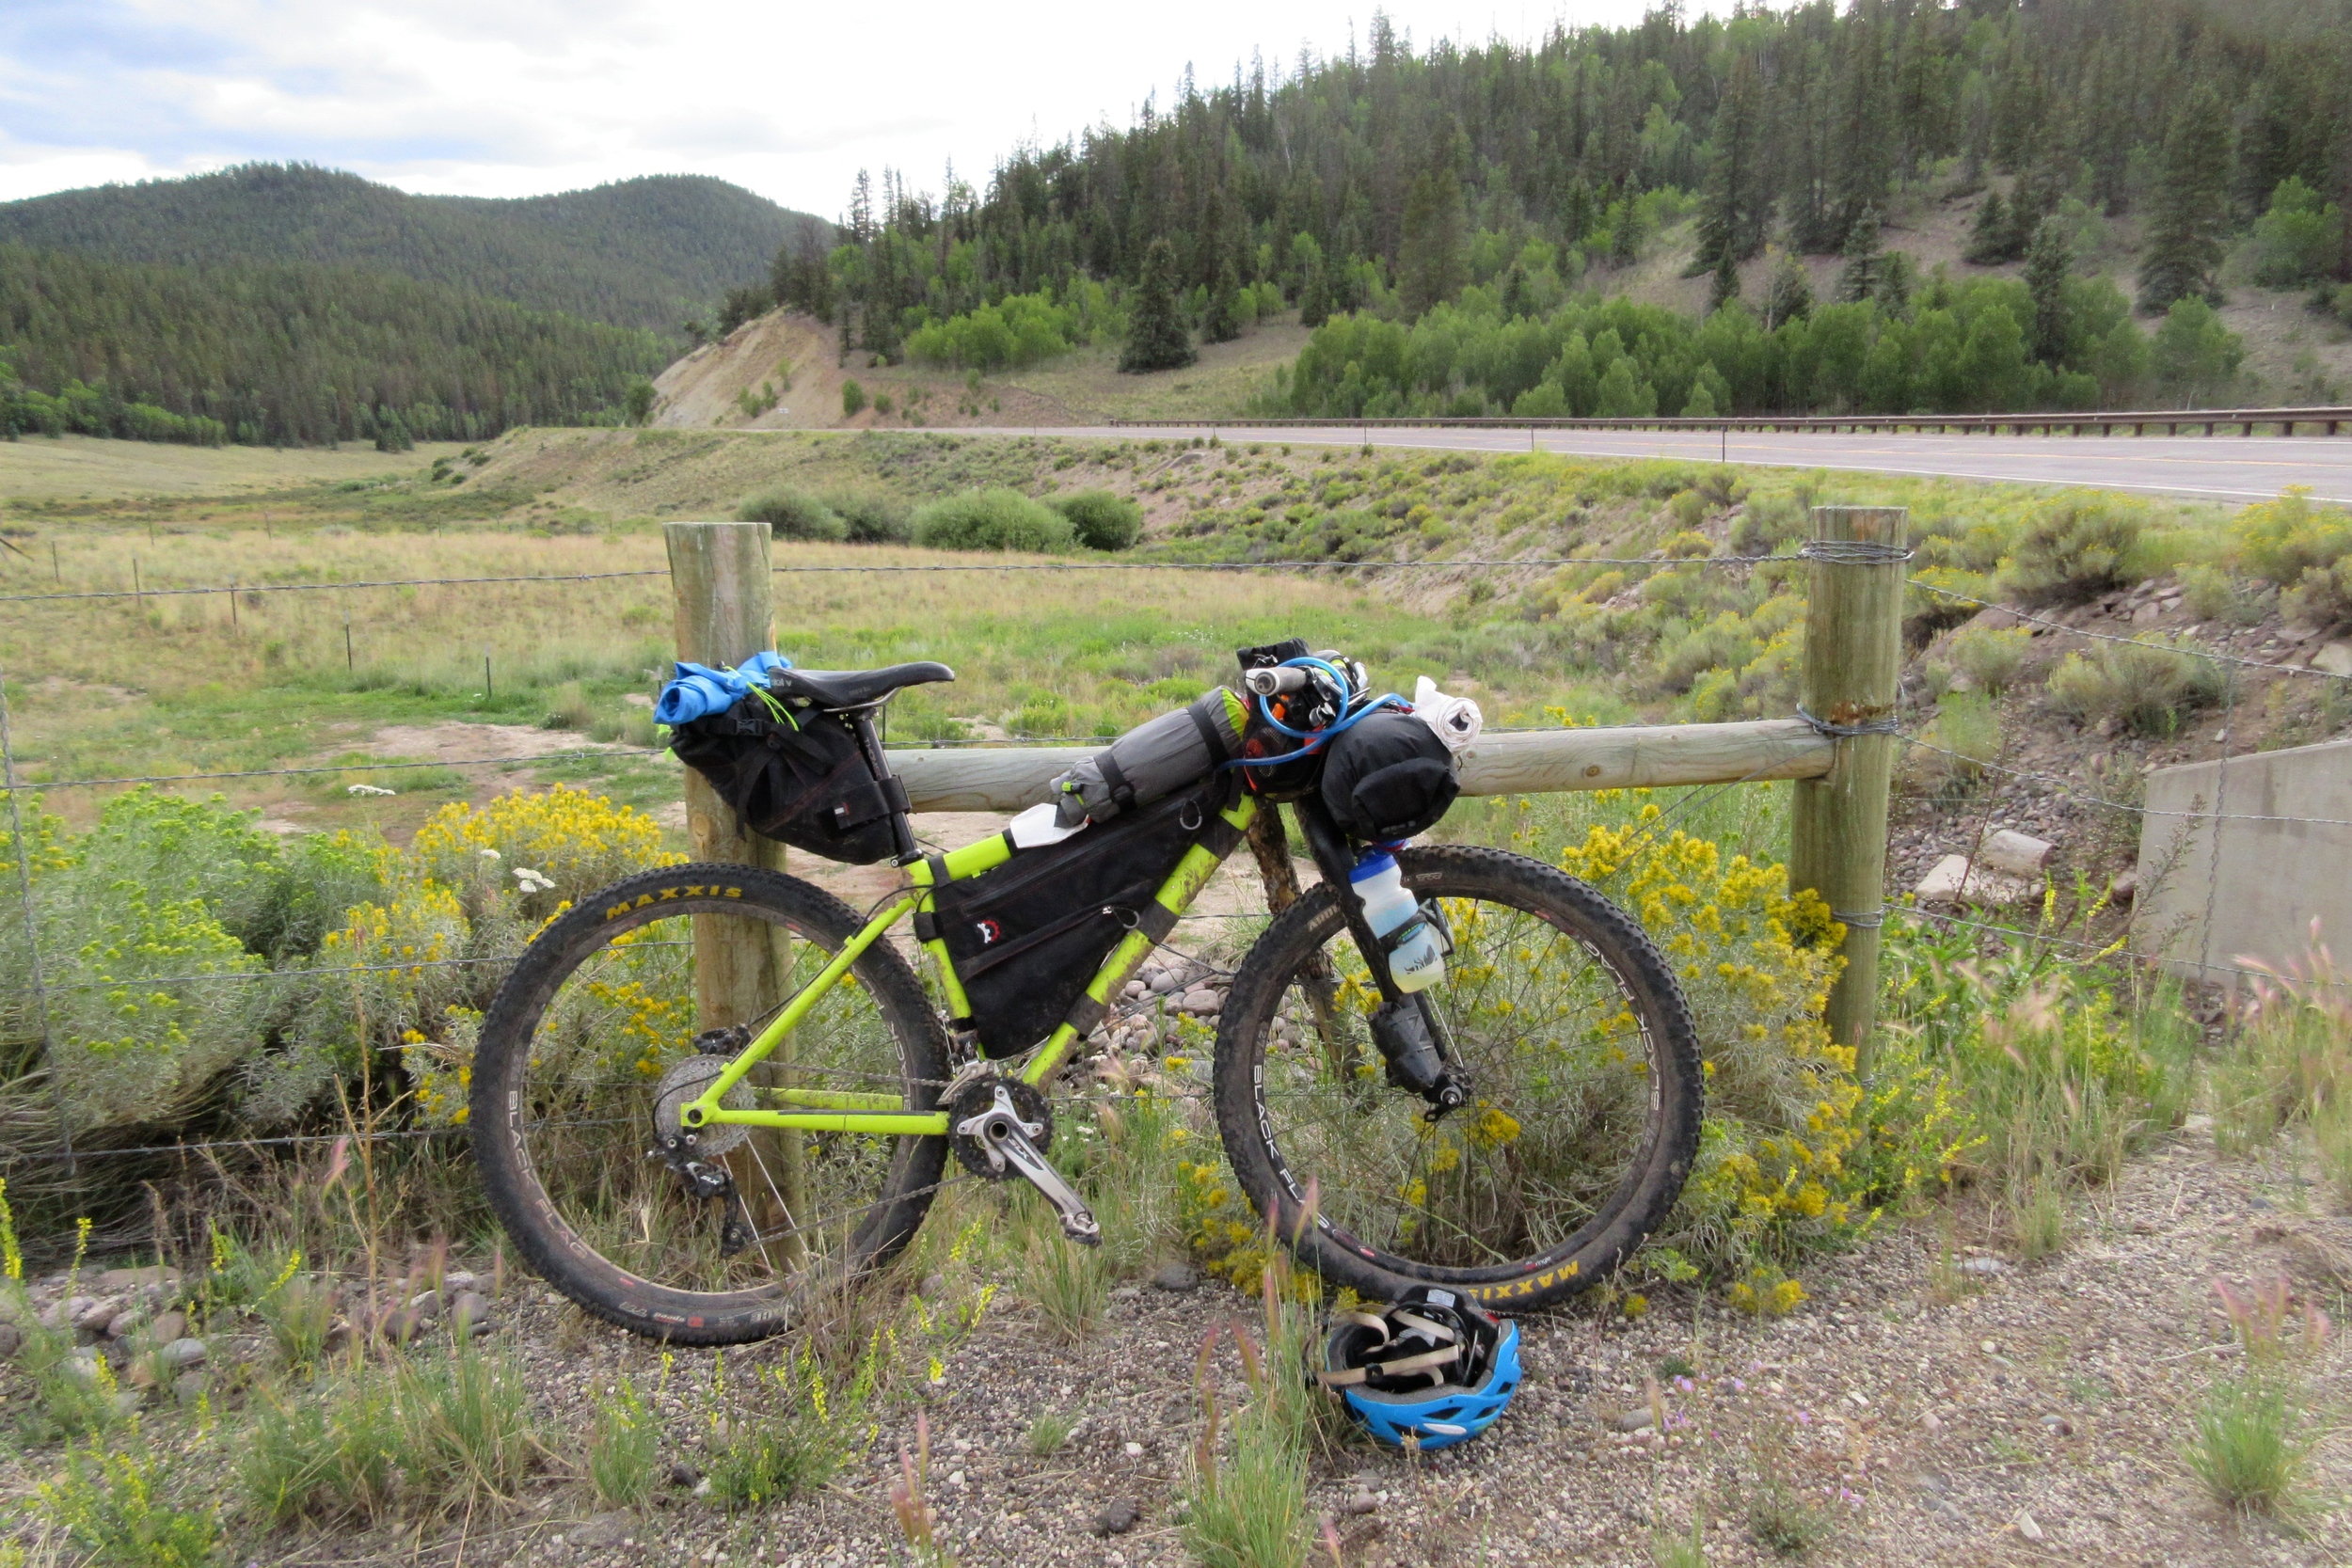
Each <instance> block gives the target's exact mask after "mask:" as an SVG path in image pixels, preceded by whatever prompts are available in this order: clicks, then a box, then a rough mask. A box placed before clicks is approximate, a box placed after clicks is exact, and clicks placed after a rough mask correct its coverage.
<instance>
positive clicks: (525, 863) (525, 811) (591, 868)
mask: <svg viewBox="0 0 2352 1568" xmlns="http://www.w3.org/2000/svg"><path fill="white" fill-rule="evenodd" d="M408 854H409V860H410V862H411V863H412V864H413V866H414V867H415V869H416V871H417V872H418V873H419V874H420V875H421V876H423V877H424V878H426V879H429V880H432V881H436V882H439V883H441V884H442V885H443V886H445V887H451V888H457V889H461V890H464V889H473V888H485V887H487V886H490V885H496V886H500V887H503V888H508V889H511V890H515V891H517V892H520V893H522V894H523V895H524V898H523V906H524V908H526V909H528V910H529V911H531V912H532V913H533V914H543V913H545V912H546V911H548V909H551V908H553V907H554V905H556V904H558V903H562V902H564V901H567V900H574V899H577V898H579V897H580V895H581V894H584V893H589V892H592V891H594V890H595V889H596V888H600V887H603V886H604V885H605V884H606V883H608V882H615V881H618V880H620V879H622V878H623V877H627V876H629V875H631V874H632V873H635V872H639V871H650V870H652V869H653V868H654V867H656V866H662V865H675V864H676V863H679V862H680V861H682V860H684V859H685V858H686V857H685V856H683V855H679V854H675V853H673V852H670V851H668V850H665V849H663V848H662V847H661V827H660V824H659V823H657V822H656V821H654V819H653V818H652V817H650V816H646V815H645V814H644V812H642V811H638V810H636V809H634V808H633V807H629V806H623V805H615V804H614V803H613V802H612V800H611V799H609V798H608V797H606V796H602V795H595V794H591V793H590V792H589V791H587V790H585V789H579V788H575V787H574V786H572V785H570V784H557V785H555V786H554V787H553V788H551V789H548V790H546V791H543V792H541V793H539V794H524V793H521V792H519V791H518V792H516V793H515V794H512V795H501V796H500V797H499V798H498V799H497V800H493V801H491V802H490V803H489V804H488V805H486V806H475V805H471V804H469V803H468V802H466V801H463V800H458V801H453V802H451V803H450V804H449V805H446V806H443V807H442V808H441V809H440V810H439V811H437V812H435V813H434V814H433V815H432V816H430V817H428V818H427V819H426V821H425V824H424V826H423V827H421V828H419V829H418V830H417V836H416V840H415V842H414V843H413V844H411V845H410V847H409V850H408ZM519 872H528V873H531V874H532V875H531V876H530V877H527V878H518V877H517V875H516V874H517V873H519ZM541 881H544V882H545V883H546V884H548V885H547V886H546V887H545V888H544V889H542V890H540V891H537V892H535V893H534V892H532V891H530V889H531V888H532V886H533V885H535V884H536V883H537V882H541Z"/></svg>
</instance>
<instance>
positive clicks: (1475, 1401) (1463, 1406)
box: [1318, 1285, 1519, 1449]
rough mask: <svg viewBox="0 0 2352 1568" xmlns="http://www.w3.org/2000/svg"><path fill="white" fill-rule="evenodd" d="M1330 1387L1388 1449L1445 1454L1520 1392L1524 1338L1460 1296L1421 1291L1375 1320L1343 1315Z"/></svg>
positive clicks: (1330, 1348) (1329, 1367) (1328, 1364)
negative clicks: (1409, 1446)
mask: <svg viewBox="0 0 2352 1568" xmlns="http://www.w3.org/2000/svg"><path fill="white" fill-rule="evenodd" d="M1323 1366H1324V1370H1322V1372H1321V1373H1319V1374H1318V1376H1319V1378H1320V1380H1321V1381H1322V1384H1323V1386H1325V1387H1327V1388H1328V1389H1330V1390H1331V1391H1332V1392H1334V1393H1336V1394H1338V1395H1339V1397H1340V1398H1341V1399H1342V1400H1343V1401H1344V1402H1346V1405H1347V1407H1348V1408H1349V1409H1350V1410H1352V1411H1354V1412H1355V1413H1356V1416H1357V1418H1358V1419H1359V1420H1361V1421H1362V1422H1363V1423H1364V1425H1365V1426H1366V1427H1368V1428H1369V1429H1371V1432H1372V1434H1373V1435H1374V1436H1375V1437H1377V1438H1378V1439H1380V1441H1382V1442H1383V1443H1388V1444H1391V1445H1392V1446H1395V1447H1398V1448H1402V1447H1404V1445H1405V1442H1406V1437H1407V1436H1408V1435H1409V1436H1410V1437H1411V1438H1412V1440H1413V1443H1414V1445H1415V1446H1416V1447H1418V1448H1422V1449H1442V1448H1446V1447H1449V1446H1451V1445H1453V1444H1455V1443H1459V1442H1462V1441H1464V1440H1465V1439H1467V1438H1471V1437H1475V1436H1477V1435H1478V1434H1479V1433H1482V1432H1484V1431H1486V1429H1487V1428H1488V1427H1490V1426H1492V1425H1493V1424H1494V1420H1495V1418H1496V1417H1498V1416H1500V1415H1502V1407H1503V1406H1504V1405H1506V1404H1509V1403H1510V1402H1511V1395H1512V1393H1513V1392H1514V1391H1515V1390H1516V1389H1518V1386H1519V1331H1518V1325H1517V1324H1515V1323H1503V1322H1502V1321H1500V1320H1498V1319H1497V1318H1495V1317H1494V1316H1493V1315H1492V1314H1491V1313H1488V1312H1487V1311H1486V1310H1485V1309H1484V1308H1483V1307H1479V1306H1478V1304H1477V1303H1475V1302H1472V1301H1468V1300H1465V1299H1464V1298H1463V1297H1461V1296H1459V1295H1457V1294H1455V1293H1454V1291H1447V1290H1441V1289H1439V1288H1438V1287H1436V1286H1429V1285H1418V1286H1415V1287H1414V1288H1413V1289H1411V1290H1409V1291H1406V1292H1405V1294H1404V1295H1403V1296H1402V1297H1401V1298H1399V1299H1398V1301H1397V1302H1396V1303H1395V1305H1393V1306H1391V1307H1389V1308H1388V1309H1387V1310H1386V1311H1384V1312H1381V1313H1378V1314H1377V1315H1375V1314H1374V1313H1372V1312H1342V1313H1338V1314H1337V1315H1335V1317H1334V1318H1333V1320H1332V1329H1331V1338H1330V1342H1329V1343H1328V1344H1327V1346H1326V1347H1325V1349H1324V1355H1323Z"/></svg>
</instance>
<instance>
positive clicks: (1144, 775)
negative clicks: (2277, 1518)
mask: <svg viewBox="0 0 2352 1568" xmlns="http://www.w3.org/2000/svg"><path fill="white" fill-rule="evenodd" d="M1245 711H1246V710H1244V709H1243V707H1242V705H1241V699H1240V698H1238V697H1236V696H1234V695H1233V694H1232V692H1230V691H1228V690H1226V689H1225V688H1223V687H1221V686H1220V687H1218V688H1217V689H1216V690H1214V691H1210V692H1205V693H1203V694H1202V695H1201V696H1200V698H1199V699H1197V700H1196V701H1193V702H1190V703H1187V704H1185V705H1184V706H1183V707H1180V708H1178V709H1177V710H1176V711H1175V712H1173V713H1163V714H1161V715H1160V716H1159V717H1158V718H1157V719H1154V720H1152V721H1149V722H1148V723H1143V724H1138V725H1136V727H1135V728H1134V729H1132V730H1129V731H1128V732H1127V733H1126V734H1125V735H1122V736H1120V737H1119V738H1118V739H1117V740H1114V741H1112V742H1111V743H1110V746H1109V749H1108V750H1106V751H1103V752H1096V753H1095V754H1094V755H1093V756H1090V757H1089V758H1088V759H1087V760H1086V761H1084V762H1082V763H1080V764H1078V766H1077V767H1075V768H1072V769H1070V770H1069V771H1068V772H1066V773H1064V774H1062V775H1061V777H1059V778H1057V779H1056V780H1055V781H1054V782H1053V783H1052V784H1048V785H1047V786H1046V788H1047V789H1048V790H1049V791H1050V792H1051V795H1052V799H1053V801H1054V807H1055V815H1056V817H1057V820H1058V821H1059V822H1060V823H1061V825H1062V826H1063V827H1065V828H1074V827H1076V826H1078V824H1080V823H1081V822H1107V821H1109V820H1110V819H1111V818H1112V817H1114V816H1118V815H1119V814H1120V812H1122V811H1127V810H1130V809H1132V808H1134V807H1136V806H1148V805H1150V804H1151V803H1152V801H1154V800H1165V799H1166V798H1168V796H1170V795H1173V794H1175V793H1176V792H1177V791H1178V790H1180V789H1182V788H1184V786H1185V785H1186V784H1192V783H1194V782H1196V781H1198V780H1200V779H1205V778H1207V777H1208V776H1209V775H1210V774H1211V773H1213V772H1215V771H1216V769H1217V768H1221V767H1223V766H1224V765H1225V764H1226V763H1228V762H1231V761H1232V759H1233V758H1235V757H1237V756H1239V755H1241V723H1242V714H1243V713H1244V712H1245Z"/></svg>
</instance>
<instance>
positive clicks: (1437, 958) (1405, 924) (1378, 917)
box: [1347, 850, 1445, 993]
mask: <svg viewBox="0 0 2352 1568" xmlns="http://www.w3.org/2000/svg"><path fill="white" fill-rule="evenodd" d="M1347 883H1348V886H1349V887H1350V888H1351V889H1352V890H1354V892H1355V895H1356V896H1357V897H1359V898H1360V899H1362V900H1363V904H1364V919H1365V921H1366V922H1367V923H1368V924H1369V925H1370V926H1371V927H1372V934H1373V935H1374V936H1375V937H1378V938H1379V939H1380V942H1381V945H1382V946H1384V947H1386V948H1387V949H1388V950H1389V974H1390V977H1391V978H1392V979H1393V980H1395V981H1396V989H1397V990H1401V991H1406V992H1408V993H1409V992H1412V991H1417V990H1422V988H1423V987H1426V986H1434V985H1436V984H1437V983H1438V981H1440V980H1442V979H1444V978H1445V950H1444V949H1443V947H1441V946H1440V945H1439V944H1438V933H1437V932H1435V931H1433V930H1431V929H1430V927H1429V921H1428V918H1427V917H1426V916H1424V915H1423V914H1422V912H1421V905H1420V903H1419V902H1418V901H1417V900H1415V898H1414V897H1413V895H1411V894H1409V893H1407V892H1406V891H1405V873H1404V872H1403V871H1401V870H1399V869H1398V868H1397V863H1396V857H1395V856H1394V855H1391V854H1388V853H1386V852H1384V851H1381V850H1374V851H1372V852H1371V853H1369V854H1367V855H1365V856H1364V857H1363V858H1362V859H1361V860H1359V861H1358V862H1357V863H1356V868H1355V869H1354V870H1353V871H1350V872H1349V873H1348V874H1347Z"/></svg>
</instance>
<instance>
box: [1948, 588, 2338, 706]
mask: <svg viewBox="0 0 2352 1568" xmlns="http://www.w3.org/2000/svg"><path fill="white" fill-rule="evenodd" d="M1903 580H1904V583H1905V585H1906V586H1908V587H1912V588H1924V589H1926V590H1927V591H1928V592H1929V593H1931V594H1943V595H1944V596H1945V597H1946V598H1947V599H1958V600H1960V601H1961V602H1962V603H1963V604H1972V605H1978V606H1980V607H1982V608H1983V609H1986V610H2000V611H2001V612H2002V613H2003V614H2006V615H2014V616H2015V617H2017V619H2019V620H2020V621H2030V622H2032V623H2033V624H2034V625H2035V626H2047V627H2048V628H2049V629H2050V630H2052V631H2062V632H2066V633H2068V634H2069V635H2071V636H2074V637H2086V638H2089V639H2090V640H2091V641H2094V642H2121V643H2122V644H2123V645H2125V646H2126V647H2132V648H2147V649H2150V650H2152V651H2153V652H2156V653H2160V654H2180V655H2183V656H2185V657H2189V658H2202V659H2210V660H2211V661H2213V662H2214V663H2216V664H2235V665H2240V666H2242V667H2244V668H2246V669H2249V670H2268V671H2270V672H2271V673H2274V674H2280V675H2318V676H2321V677H2322V678H2324V679H2327V680H2331V681H2352V675H2339V674H2337V673H2335V672H2334V671H2333V670H2320V669H2316V668H2314V667H2312V666H2311V665H2308V664H2272V663H2270V662H2269V661H2268V660H2266V659H2259V658H2242V657H2239V656H2238V655H2236V654H2219V653H2216V652H2214V651H2213V650H2212V649H2211V648H2202V647H2186V648H2181V647H2175V646H2173V645H2172V644H2171V643H2169V642H2150V641H2146V640H2145V639H2143V638H2137V637H2118V636H2116V635H2115V634H2114V633H2113V632H2106V631H2090V630H2087V629H2085V628H2084V627H2081V626H2068V625H2067V624H2066V623H2065V622H2063V621H2053V620H2051V619H2050V618H2049V617H2048V616H2046V615H2035V614H2031V613H2029V612H2027V611H2026V610H2019V609H2017V608H2016V607H2015V606H2014V605H2005V604H1995V603H1994V602H1993V601H1992V600H1991V599H1979V598H1978V597H1977V596H1976V595H1974V594H1963V593H1961V592H1960V591H1959V590H1958V589H1955V588H1945V587H1942V586H1940V585H1938V584H1936V583H1932V582H1927V581H1924V580H1922V579H1921V578H1904V579H1903Z"/></svg>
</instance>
